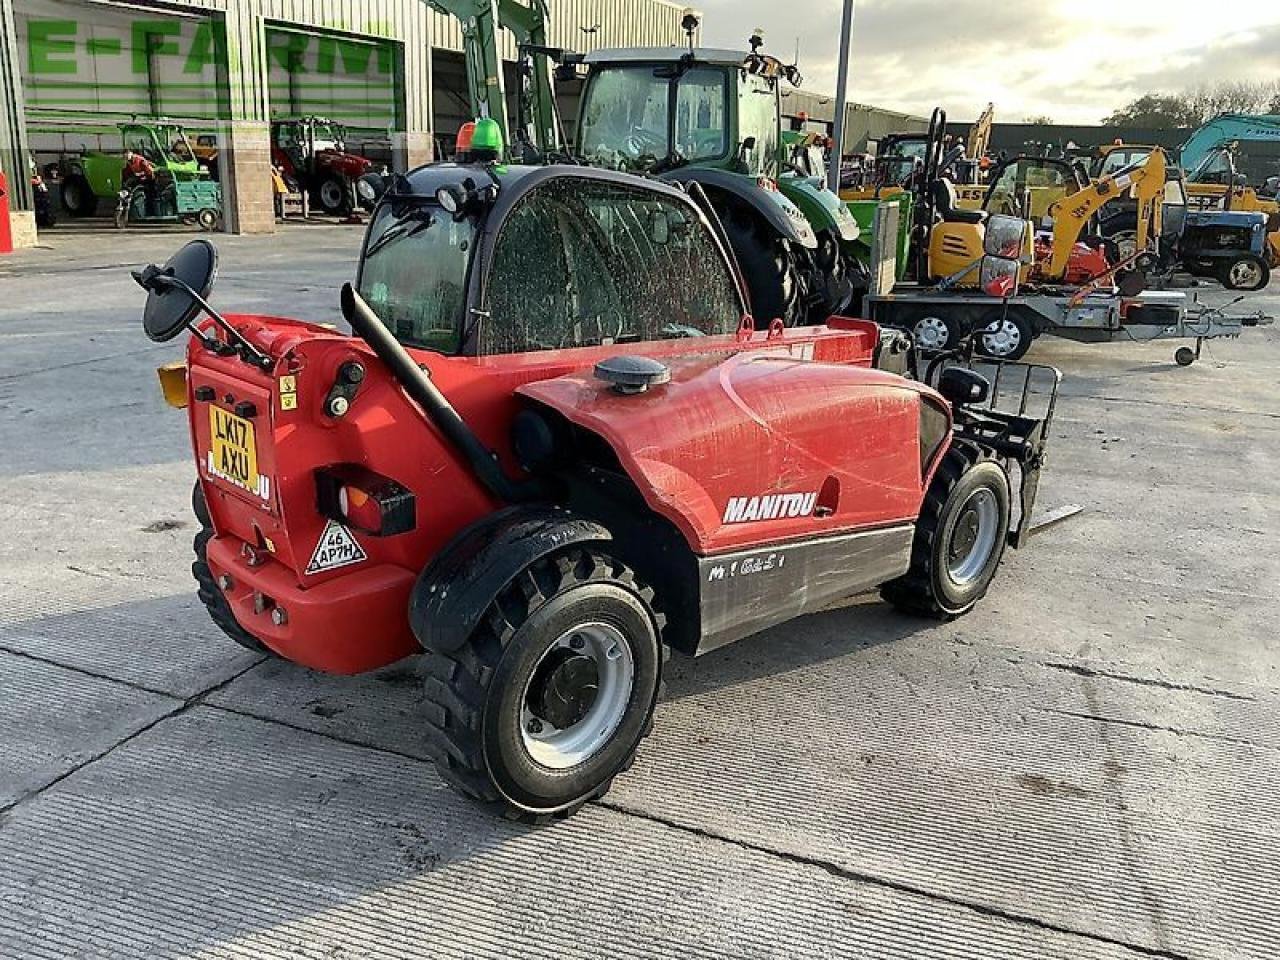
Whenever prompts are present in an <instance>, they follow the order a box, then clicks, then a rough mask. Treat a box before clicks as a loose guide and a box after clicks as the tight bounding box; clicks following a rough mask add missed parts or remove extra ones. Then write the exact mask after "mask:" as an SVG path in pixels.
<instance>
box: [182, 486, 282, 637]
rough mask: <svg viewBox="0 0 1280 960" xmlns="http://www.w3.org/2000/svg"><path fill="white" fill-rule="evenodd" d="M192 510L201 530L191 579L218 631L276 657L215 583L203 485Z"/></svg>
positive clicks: (197, 490)
mask: <svg viewBox="0 0 1280 960" xmlns="http://www.w3.org/2000/svg"><path fill="white" fill-rule="evenodd" d="M191 509H192V510H193V511H194V512H195V515H196V519H197V520H198V521H199V522H200V529H199V530H198V531H196V538H195V542H194V543H193V544H192V546H193V547H194V548H195V552H196V559H195V562H194V563H193V564H191V575H192V576H193V577H195V578H196V585H197V588H196V594H197V595H198V596H199V597H200V602H201V603H203V604H204V606H205V609H206V610H208V611H209V616H210V618H211V619H212V620H213V622H214V623H216V624H217V625H218V628H219V629H220V630H221V631H222V632H223V633H225V634H226V635H227V636H228V637H230V638H231V639H232V640H234V641H235V642H236V643H238V644H240V646H242V647H244V648H245V649H246V650H252V651H253V652H254V653H265V654H268V655H269V656H273V657H274V656H275V655H276V654H275V653H274V652H272V650H271V648H270V647H268V646H267V645H266V644H264V643H263V642H262V641H261V640H259V639H258V638H257V637H255V636H254V635H253V634H251V633H249V632H248V631H246V630H245V629H244V628H243V627H241V626H240V624H239V623H238V622H236V615H235V614H234V613H233V612H232V611H231V604H229V603H227V598H226V597H224V596H223V595H222V590H221V589H219V587H218V584H217V583H216V582H215V581H214V579H213V571H212V570H210V569H209V553H208V549H209V540H210V538H212V537H213V521H212V520H211V519H210V518H209V507H208V505H207V504H206V503H205V502H204V491H202V490H201V489H200V484H199V483H197V484H196V488H195V490H194V491H193V492H192V494H191Z"/></svg>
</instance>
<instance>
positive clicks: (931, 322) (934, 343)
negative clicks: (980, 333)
mask: <svg viewBox="0 0 1280 960" xmlns="http://www.w3.org/2000/svg"><path fill="white" fill-rule="evenodd" d="M907 322H908V323H909V324H910V325H911V337H912V339H913V340H914V341H915V344H916V346H917V347H919V348H920V349H922V350H934V351H940V350H950V349H951V348H953V347H954V346H955V345H956V344H958V343H959V342H960V338H961V337H962V336H964V331H963V330H962V329H961V328H960V325H959V324H958V323H956V321H955V319H954V318H952V317H946V316H943V315H942V314H941V313H938V312H937V311H934V310H929V309H924V310H921V311H920V312H918V313H917V314H915V315H914V316H913V317H911V318H908V320H907Z"/></svg>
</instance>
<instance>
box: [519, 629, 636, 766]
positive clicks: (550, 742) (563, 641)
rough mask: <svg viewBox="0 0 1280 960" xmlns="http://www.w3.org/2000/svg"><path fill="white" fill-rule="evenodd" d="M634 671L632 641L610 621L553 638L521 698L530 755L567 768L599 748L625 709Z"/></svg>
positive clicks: (523, 729)
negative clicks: (609, 622)
mask: <svg viewBox="0 0 1280 960" xmlns="http://www.w3.org/2000/svg"><path fill="white" fill-rule="evenodd" d="M635 670H636V666H635V655H634V654H633V653H632V650H631V643H630V641H629V640H628V639H627V638H626V636H625V635H624V634H623V632H622V631H621V630H619V629H618V628H617V627H615V626H613V625H612V624H606V623H584V624H582V625H581V626H578V627H575V628H574V629H572V630H568V631H566V632H565V633H563V634H561V635H560V636H559V637H558V638H556V640H555V641H554V642H553V643H551V644H550V645H549V646H548V647H547V649H546V652H545V653H543V655H542V657H541V658H540V660H539V661H538V664H537V666H536V667H535V668H534V670H533V673H532V674H531V675H530V677H529V681H528V683H527V684H526V685H525V688H524V694H523V697H522V699H521V708H520V737H521V739H522V742H523V743H524V748H525V750H526V751H527V752H528V754H529V757H530V758H531V759H532V760H533V761H534V762H535V763H538V764H540V765H541V766H544V767H549V768H550V769H552V770H566V769H568V768H570V767H574V766H577V765H578V764H580V763H583V762H585V761H586V760H589V759H590V758H591V757H592V756H594V755H595V754H596V753H598V752H599V751H600V750H601V749H603V748H604V746H605V744H607V743H608V742H609V739H610V738H611V737H612V736H613V734H614V732H615V731H616V730H617V729H618V726H619V724H621V723H622V719H623V717H624V716H625V715H626V713H627V709H628V705H629V704H630V702H631V691H632V688H633V686H634V684H635Z"/></svg>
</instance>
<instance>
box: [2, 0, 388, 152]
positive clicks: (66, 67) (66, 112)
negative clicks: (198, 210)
mask: <svg viewBox="0 0 1280 960" xmlns="http://www.w3.org/2000/svg"><path fill="white" fill-rule="evenodd" d="M14 11H15V13H16V20H17V33H18V46H19V51H20V55H21V60H22V68H23V83H24V85H25V88H26V105H27V109H28V111H29V113H30V114H31V116H32V118H33V119H35V120H37V121H39V120H56V119H57V118H59V117H74V118H86V117H103V116H105V117H108V118H109V117H112V116H115V117H122V116H129V115H132V114H142V115H153V116H157V115H159V116H169V117H177V118H183V119H187V120H197V121H198V120H219V119H226V118H227V117H228V113H229V111H228V106H227V81H226V70H227V64H228V56H227V40H226V34H225V31H224V30H223V25H222V21H221V19H220V18H218V17H206V16H176V15H173V16H167V15H163V14H157V13H152V12H151V11H143V10H139V9H138V8H136V7H133V8H124V7H108V6H105V5H99V4H81V3H71V2H61V0H15V3H14ZM265 39H266V53H267V71H268V74H267V92H268V99H269V103H270V108H271V115H272V116H290V115H294V114H301V113H319V114H323V115H325V116H328V117H330V118H331V119H334V120H339V121H342V122H345V123H347V124H349V125H351V126H355V127H371V128H374V129H388V128H389V127H391V126H393V125H394V124H395V120H396V96H395V91H396V86H395V55H394V45H393V44H391V43H388V42H378V41H361V40H355V39H346V38H341V37H335V36H331V35H327V34H317V33H308V32H304V31H297V30H290V29H285V28H280V29H272V28H268V29H267V30H266V36H265ZM237 59H239V58H237ZM236 69H240V67H239V65H238V63H237V66H236Z"/></svg>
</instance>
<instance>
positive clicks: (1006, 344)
mask: <svg viewBox="0 0 1280 960" xmlns="http://www.w3.org/2000/svg"><path fill="white" fill-rule="evenodd" d="M1020 346H1022V331H1021V330H1019V329H1018V325H1017V324H1016V323H1014V322H1013V321H1012V320H1010V319H1009V318H1007V317H1006V318H1004V319H1003V320H997V321H996V322H995V323H993V324H991V325H990V326H989V327H987V328H986V330H984V331H983V332H982V348H983V350H984V351H985V352H986V353H987V355H988V356H992V357H1007V356H1009V355H1010V354H1012V353H1015V352H1016V351H1017V349H1018V348H1019V347H1020Z"/></svg>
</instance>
